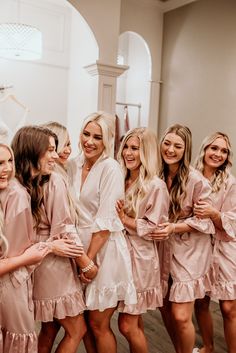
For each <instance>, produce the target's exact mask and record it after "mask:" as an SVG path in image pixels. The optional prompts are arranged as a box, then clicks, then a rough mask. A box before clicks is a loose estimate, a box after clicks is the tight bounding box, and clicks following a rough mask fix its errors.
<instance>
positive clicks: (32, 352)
mask: <svg viewBox="0 0 236 353" xmlns="http://www.w3.org/2000/svg"><path fill="white" fill-rule="evenodd" d="M0 202H1V207H2V210H3V214H4V234H5V236H6V238H7V240H8V243H9V251H8V254H7V256H8V257H13V256H18V255H20V254H22V252H24V250H26V249H27V248H28V247H29V246H30V245H32V244H33V243H34V242H35V240H36V237H35V233H34V230H33V219H32V214H31V204H30V196H29V194H28V193H27V191H26V189H25V188H24V187H23V186H22V185H21V184H20V183H19V182H18V181H17V180H16V179H13V180H11V181H10V182H9V186H8V187H7V188H6V189H4V190H1V192H0ZM0 266H1V262H0ZM33 269H34V266H27V267H26V266H22V267H20V268H19V269H17V270H15V271H13V272H10V273H7V274H5V275H3V276H1V277H0V353H15V352H20V353H37V351H38V349H37V335H36V332H35V325H34V308H33V301H32V279H31V274H32V271H33Z"/></svg>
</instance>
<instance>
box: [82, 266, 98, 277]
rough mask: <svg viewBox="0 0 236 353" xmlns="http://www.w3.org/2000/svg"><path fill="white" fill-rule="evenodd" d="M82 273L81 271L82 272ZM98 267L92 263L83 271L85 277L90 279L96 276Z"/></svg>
mask: <svg viewBox="0 0 236 353" xmlns="http://www.w3.org/2000/svg"><path fill="white" fill-rule="evenodd" d="M82 273H83V272H82ZM97 273H98V267H97V265H95V264H94V266H93V267H92V268H91V269H90V270H89V271H87V272H85V273H83V275H84V276H85V278H86V279H89V280H92V279H94V278H95V277H96V276H97Z"/></svg>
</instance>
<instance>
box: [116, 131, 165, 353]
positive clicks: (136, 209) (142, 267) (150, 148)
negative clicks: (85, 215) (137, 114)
mask: <svg viewBox="0 0 236 353" xmlns="http://www.w3.org/2000/svg"><path fill="white" fill-rule="evenodd" d="M118 160H119V162H120V164H121V167H122V169H123V173H124V180H125V200H118V201H117V212H118V214H119V216H120V219H121V221H122V223H123V225H124V227H125V231H126V240H127V244H128V248H129V250H130V256H131V260H132V268H133V277H134V284H135V287H136V291H137V304H135V305H124V304H123V303H122V304H121V305H119V307H118V309H119V311H120V314H119V329H120V331H121V333H122V334H123V335H124V336H125V337H126V339H127V340H128V342H129V346H130V352H132V353H147V352H148V347H147V342H146V337H145V334H144V330H143V325H142V316H141V315H142V314H143V313H145V312H147V310H156V308H157V307H160V306H162V304H163V300H162V299H163V298H162V287H161V276H160V264H159V256H158V244H157V242H156V241H154V240H153V239H152V234H151V233H152V231H153V230H154V229H155V228H156V227H157V226H158V224H159V223H164V222H166V221H168V209H169V195H168V190H167V187H166V184H165V182H164V181H163V180H161V179H160V178H158V176H157V172H158V146H157V138H156V136H155V134H154V133H153V132H152V131H150V130H149V129H147V128H136V129H133V130H130V131H129V132H128V133H127V134H126V135H125V137H124V139H123V140H122V144H121V146H120V149H119V153H118ZM161 239H162V237H160V240H161Z"/></svg>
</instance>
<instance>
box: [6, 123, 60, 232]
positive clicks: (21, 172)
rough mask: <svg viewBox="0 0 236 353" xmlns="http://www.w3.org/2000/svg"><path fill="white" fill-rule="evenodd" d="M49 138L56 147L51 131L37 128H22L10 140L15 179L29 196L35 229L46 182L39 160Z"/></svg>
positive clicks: (55, 137)
mask: <svg viewBox="0 0 236 353" xmlns="http://www.w3.org/2000/svg"><path fill="white" fill-rule="evenodd" d="M49 137H53V138H54V139H55V143H56V146H57V144H58V140H57V136H56V135H55V134H54V133H53V132H52V131H51V130H49V129H47V128H44V127H39V126H24V127H22V128H21V129H19V130H18V131H17V133H16V134H15V136H14V137H13V140H12V149H13V152H14V156H15V168H16V178H17V179H18V180H19V182H20V183H21V184H22V185H23V186H24V187H25V188H26V190H27V191H28V193H29V194H30V197H31V208H32V214H33V218H34V221H35V227H36V228H37V227H38V225H39V223H40V220H41V209H40V206H41V203H42V200H43V189H42V185H43V183H44V182H45V181H47V180H48V177H44V176H43V175H42V174H41V170H40V159H41V158H42V157H43V156H44V155H45V153H46V152H47V150H48V147H49Z"/></svg>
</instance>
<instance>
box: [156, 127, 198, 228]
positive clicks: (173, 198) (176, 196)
mask: <svg viewBox="0 0 236 353" xmlns="http://www.w3.org/2000/svg"><path fill="white" fill-rule="evenodd" d="M170 133H174V134H176V135H177V136H179V137H181V139H182V140H183V142H184V154H183V157H182V159H181V160H180V162H179V167H178V171H177V173H176V175H175V177H174V179H173V181H172V185H171V189H170V191H169V193H170V208H169V218H170V220H171V221H174V222H175V221H176V220H177V219H178V218H179V216H180V213H181V210H182V205H183V201H184V199H185V197H186V184H187V181H188V176H189V167H190V163H191V156H192V134H191V131H190V130H189V128H188V127H186V126H183V125H180V124H175V125H172V126H170V127H169V128H168V129H167V130H166V131H165V133H164V135H163V137H162V138H161V142H160V146H162V143H163V141H164V139H165V137H166V135H167V134H170ZM160 161H161V165H160V173H159V176H160V178H161V179H163V180H164V181H165V182H167V177H168V174H169V167H168V165H167V164H166V163H165V161H164V159H163V157H162V156H161V158H160Z"/></svg>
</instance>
